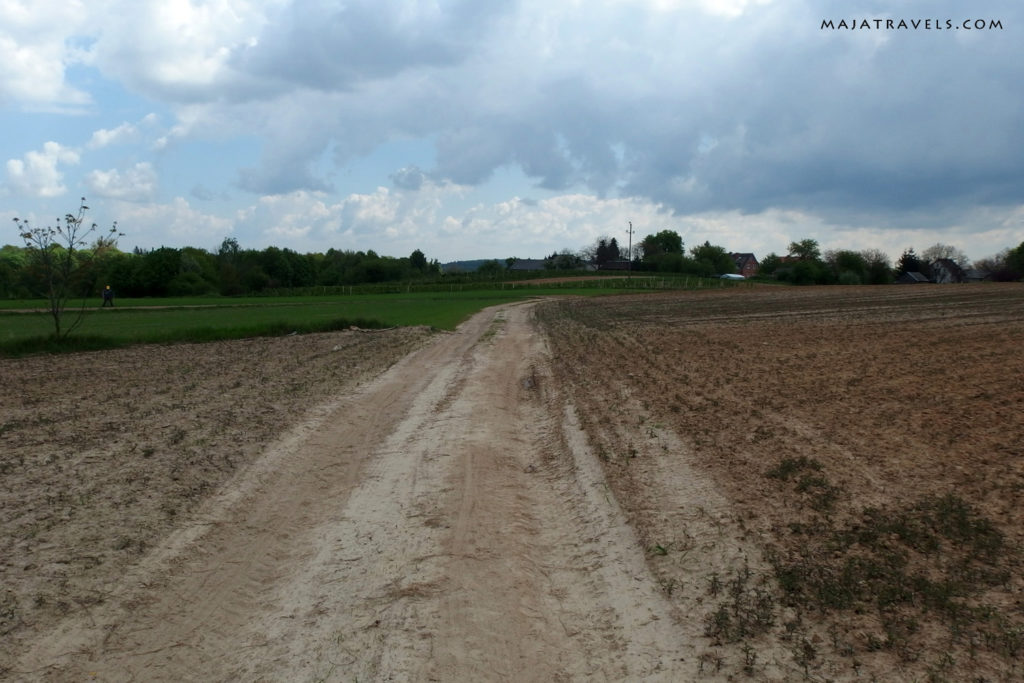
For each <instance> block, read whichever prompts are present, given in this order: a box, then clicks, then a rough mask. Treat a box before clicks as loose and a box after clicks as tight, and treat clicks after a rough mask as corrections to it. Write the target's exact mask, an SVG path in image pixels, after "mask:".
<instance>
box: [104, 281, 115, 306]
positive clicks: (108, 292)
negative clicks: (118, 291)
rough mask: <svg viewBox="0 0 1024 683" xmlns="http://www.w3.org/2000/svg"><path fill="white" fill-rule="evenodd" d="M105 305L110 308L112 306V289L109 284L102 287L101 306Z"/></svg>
mask: <svg viewBox="0 0 1024 683" xmlns="http://www.w3.org/2000/svg"><path fill="white" fill-rule="evenodd" d="M107 306H110V307H111V308H113V306H114V290H112V289H111V288H110V285H107V286H106V287H104V288H103V308H106V307H107Z"/></svg>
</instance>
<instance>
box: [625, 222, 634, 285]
mask: <svg viewBox="0 0 1024 683" xmlns="http://www.w3.org/2000/svg"><path fill="white" fill-rule="evenodd" d="M626 279H627V280H632V279H633V221H629V266H628V270H627V275H626Z"/></svg>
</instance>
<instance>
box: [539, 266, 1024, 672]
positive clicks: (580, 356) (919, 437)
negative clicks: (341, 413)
mask: <svg viewBox="0 0 1024 683" xmlns="http://www.w3.org/2000/svg"><path fill="white" fill-rule="evenodd" d="M538 315H539V317H540V318H541V320H542V322H543V324H544V328H545V329H546V330H547V332H548V334H549V337H550V341H549V343H550V345H551V351H552V355H553V358H554V367H555V374H556V378H557V379H558V381H559V383H560V385H561V386H562V388H563V390H564V391H565V392H567V394H568V396H569V398H570V400H571V401H572V402H573V403H575V404H576V406H577V410H578V411H579V412H580V421H581V423H582V424H583V426H584V429H585V431H586V432H587V433H588V435H589V437H590V439H591V441H592V443H593V444H595V446H594V447H595V450H596V452H597V455H598V457H599V458H600V459H601V460H602V462H603V463H604V469H605V472H606V476H607V478H608V481H609V486H610V488H611V489H612V491H614V494H615V496H616V498H617V499H618V501H619V503H620V504H621V505H622V506H623V508H624V509H625V510H626V512H627V514H628V515H629V518H630V520H631V521H632V523H633V524H634V525H635V526H636V528H637V530H638V534H639V536H640V537H641V539H643V543H644V545H645V550H646V552H647V554H648V560H649V563H650V564H651V566H652V569H653V570H654V572H655V575H656V576H657V577H658V580H659V582H660V583H661V585H662V588H663V589H664V590H665V592H666V593H667V594H668V596H669V599H670V600H672V601H673V602H674V604H675V606H676V607H677V609H678V615H679V618H680V620H682V621H689V622H693V621H698V620H699V621H700V622H701V624H702V627H703V631H704V633H703V635H704V636H705V638H706V640H705V643H704V645H703V648H702V652H700V653H699V656H700V658H701V670H702V671H705V672H708V673H712V672H717V673H720V674H721V673H726V674H729V673H731V674H743V673H745V674H747V675H752V676H755V677H761V676H765V677H769V678H770V677H773V676H772V674H771V672H772V671H778V670H784V669H786V668H788V667H789V666H795V667H796V670H797V671H800V672H802V673H803V674H804V675H806V676H808V677H809V678H811V679H814V680H826V679H828V680H834V679H837V678H838V679H840V680H845V679H854V678H860V677H864V678H866V679H868V680H871V678H872V677H877V678H878V679H880V680H884V679H889V680H892V679H893V678H899V679H901V680H929V679H930V680H977V681H980V680H1015V679H1019V677H1020V676H1021V675H1022V674H1024V668H1022V667H1021V664H1020V659H1021V655H1022V653H1024V602H1022V600H1024V577H1022V572H1021V549H1022V548H1024V510H1022V508H1021V506H1020V501H1021V499H1022V493H1024V461H1022V460H1024V453H1022V449H1024V445H1022V444H1024V439H1022V435H1024V349H1022V345H1021V340H1022V339H1024V289H1022V288H1021V287H1020V286H1019V285H1007V286H982V287H923V288H899V287H885V288H880V287H875V288H859V287H858V288H840V287H832V288H810V289H773V288H764V289H759V290H754V291H749V290H748V291H742V292H721V293H719V292H707V293H699V294H687V295H682V296H680V295H669V296H651V297H620V298H616V299H614V300H612V299H608V300H593V301H580V300H576V301H562V302H557V303H555V302H553V303H549V304H547V305H546V306H544V307H542V308H541V309H540V310H539V312H538ZM681 470H684V471H685V472H686V476H683V477H680V471H681ZM783 677H784V676H783Z"/></svg>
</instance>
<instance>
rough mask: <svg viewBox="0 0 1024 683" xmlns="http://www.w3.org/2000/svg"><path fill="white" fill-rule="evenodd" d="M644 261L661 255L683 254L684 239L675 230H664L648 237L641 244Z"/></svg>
mask: <svg viewBox="0 0 1024 683" xmlns="http://www.w3.org/2000/svg"><path fill="white" fill-rule="evenodd" d="M640 248H641V249H642V250H643V254H644V261H646V260H647V259H648V258H656V257H657V256H659V255H661V254H682V253H683V238H682V237H680V236H679V233H677V232H676V231H675V230H662V231H661V232H659V233H657V234H655V235H648V236H647V237H645V238H644V239H643V241H642V242H640Z"/></svg>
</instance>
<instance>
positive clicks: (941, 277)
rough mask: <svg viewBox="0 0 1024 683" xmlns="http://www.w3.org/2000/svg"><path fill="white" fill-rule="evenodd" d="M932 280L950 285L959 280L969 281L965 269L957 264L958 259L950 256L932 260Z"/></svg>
mask: <svg viewBox="0 0 1024 683" xmlns="http://www.w3.org/2000/svg"><path fill="white" fill-rule="evenodd" d="M931 268H932V282H937V283H939V284H942V285H948V284H951V283H957V282H967V274H966V273H964V269H963V268H961V267H960V266H958V265H957V263H956V261H954V260H953V259H948V258H940V259H938V260H936V261H933V262H932V265H931Z"/></svg>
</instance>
